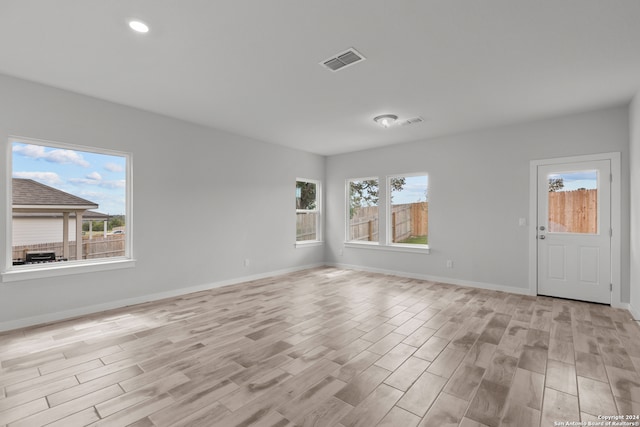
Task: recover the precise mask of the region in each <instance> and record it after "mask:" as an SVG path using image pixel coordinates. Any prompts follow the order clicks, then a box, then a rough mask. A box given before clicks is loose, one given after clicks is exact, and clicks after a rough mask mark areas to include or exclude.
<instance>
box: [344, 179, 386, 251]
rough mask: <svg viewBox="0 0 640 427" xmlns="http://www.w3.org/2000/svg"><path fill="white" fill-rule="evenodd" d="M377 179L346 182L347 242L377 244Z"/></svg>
mask: <svg viewBox="0 0 640 427" xmlns="http://www.w3.org/2000/svg"><path fill="white" fill-rule="evenodd" d="M378 192H379V186H378V178H362V179H351V180H349V181H347V218H349V221H348V226H347V240H348V241H349V242H378V240H379V236H378V234H379V233H378V230H379V224H378Z"/></svg>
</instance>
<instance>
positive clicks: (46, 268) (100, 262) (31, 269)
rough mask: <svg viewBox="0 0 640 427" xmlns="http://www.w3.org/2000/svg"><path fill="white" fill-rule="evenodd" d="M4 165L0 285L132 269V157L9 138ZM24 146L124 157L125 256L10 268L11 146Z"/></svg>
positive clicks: (40, 140)
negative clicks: (4, 195) (2, 252)
mask: <svg viewBox="0 0 640 427" xmlns="http://www.w3.org/2000/svg"><path fill="white" fill-rule="evenodd" d="M5 141H6V142H5V143H6V150H7V156H6V158H7V164H6V175H5V179H6V185H5V188H6V197H5V203H6V210H5V214H6V221H5V236H6V239H5V240H6V243H5V247H4V251H5V257H4V258H5V259H4V262H3V264H4V265H2V270H1V271H0V282H14V281H21V280H30V279H42V278H48V277H56V276H66V275H71V274H82V273H88V272H96V271H105V270H115V269H122V268H132V267H135V258H134V257H133V253H134V252H133V172H132V171H133V155H132V153H130V152H124V151H118V150H112V149H107V148H101V147H92V146H86V145H80V144H71V143H63V142H57V141H50V140H43V139H36V138H31V137H23V136H19V135H10V136H9V137H8V138H7V139H6V140H5ZM14 143H26V144H32V145H38V146H43V147H47V148H59V149H65V150H74V151H82V152H89V153H95V154H105V155H112V156H119V157H124V158H125V161H126V170H125V179H126V183H125V218H126V222H125V254H124V256H120V257H110V258H94V259H85V260H70V261H65V262H62V263H51V264H37V265H17V266H14V265H13V259H12V258H13V257H12V253H13V250H12V247H13V184H12V182H13V180H12V178H13V155H14V154H13V150H12V147H13V144H14Z"/></svg>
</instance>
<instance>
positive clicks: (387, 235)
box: [343, 172, 431, 254]
mask: <svg viewBox="0 0 640 427" xmlns="http://www.w3.org/2000/svg"><path fill="white" fill-rule="evenodd" d="M408 176H426V177H427V194H428V191H429V188H430V186H431V183H430V181H429V179H428V177H429V174H428V173H427V172H412V173H404V174H402V173H399V174H392V175H387V176H385V179H384V180H382V179H381V178H380V177H379V176H369V177H364V178H347V179H346V180H345V187H344V188H345V198H344V200H345V209H344V243H343V247H345V248H358V249H371V250H376V251H378V250H380V251H388V252H405V253H417V254H429V253H430V247H429V245H428V244H427V245H416V244H402V243H393V242H391V191H390V188H391V185H390V182H391V179H392V178H397V177H408ZM372 179H376V180H378V241H375V242H369V241H361V240H349V237H350V234H349V233H350V226H351V225H350V218H349V212H350V211H349V206H350V203H351V199H350V183H351V182H352V181H367V180H372ZM382 195H384V197H381V196H382ZM381 209H384V210H383V211H382V212H384V215H385V218H384V221H381V219H382V218H381ZM427 221H428V219H427ZM383 227H384V230H383ZM381 237H383V238H381Z"/></svg>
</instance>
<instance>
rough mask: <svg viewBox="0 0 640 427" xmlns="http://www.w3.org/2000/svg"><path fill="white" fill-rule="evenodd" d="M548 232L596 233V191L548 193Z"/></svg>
mask: <svg viewBox="0 0 640 427" xmlns="http://www.w3.org/2000/svg"><path fill="white" fill-rule="evenodd" d="M549 231H550V232H556V233H597V232H598V190H597V189H591V190H574V191H552V192H549Z"/></svg>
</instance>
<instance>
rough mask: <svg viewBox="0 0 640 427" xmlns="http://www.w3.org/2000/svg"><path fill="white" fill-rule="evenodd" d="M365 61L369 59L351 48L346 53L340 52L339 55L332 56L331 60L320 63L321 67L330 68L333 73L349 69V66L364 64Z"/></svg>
mask: <svg viewBox="0 0 640 427" xmlns="http://www.w3.org/2000/svg"><path fill="white" fill-rule="evenodd" d="M365 59H367V58H365V57H364V56H362V54H361V53H360V52H358V51H357V50H355V49H354V48H350V49H347V50H345V51H344V52H340V53H339V54H337V55H334V56H332V57H331V58H327V59H325V60H324V61H322V62H321V63H320V65H322V66H323V67H326V68H328V69H329V70H331V71H338V70H342V69H343V68H346V67H348V66H349V65H353V64H356V63H358V62H362V61H364V60H365Z"/></svg>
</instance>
